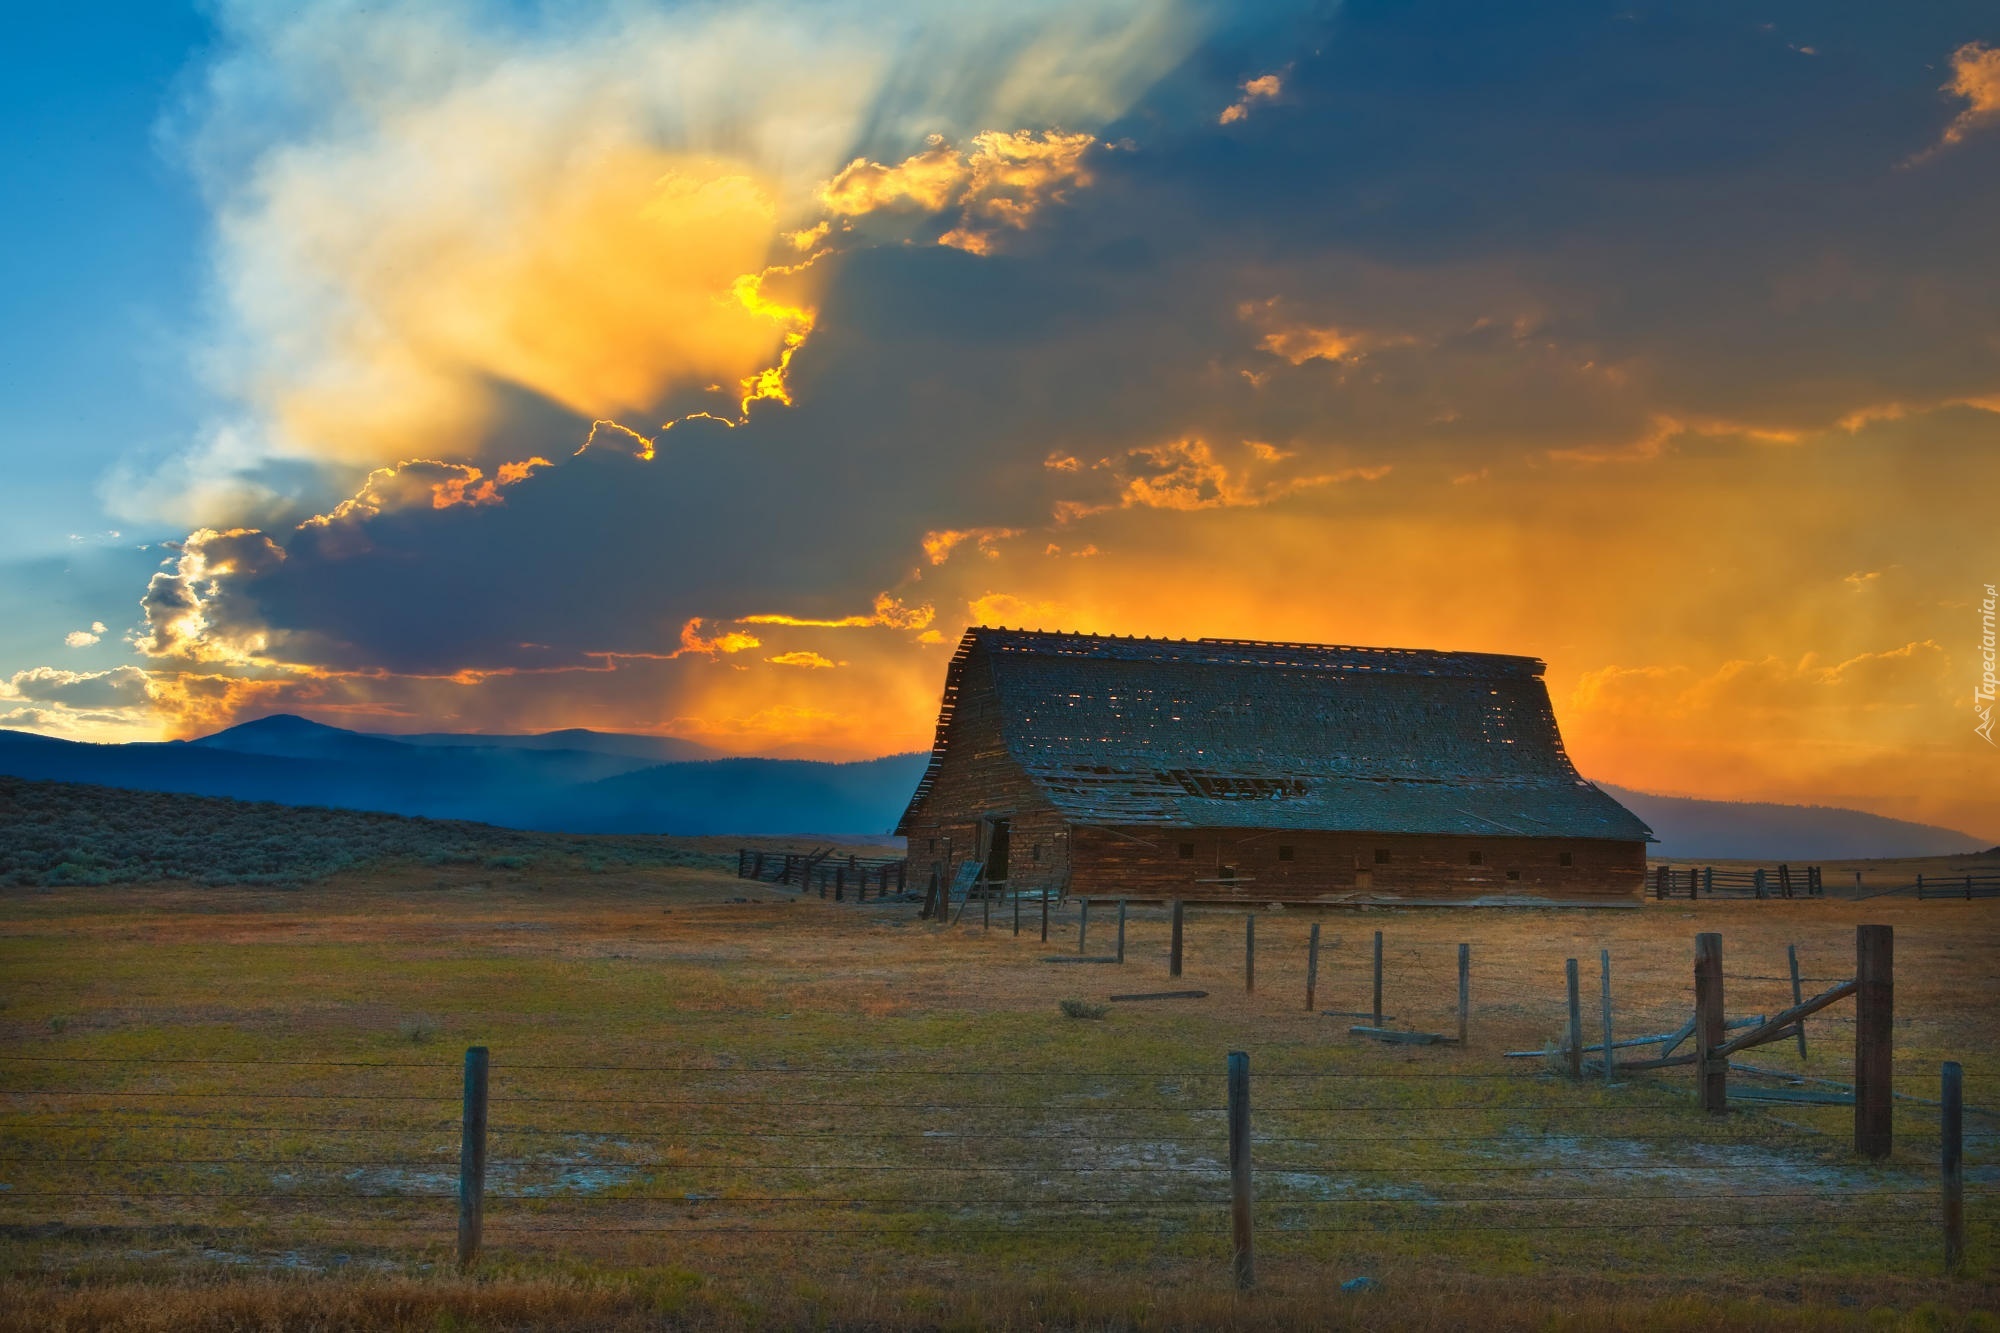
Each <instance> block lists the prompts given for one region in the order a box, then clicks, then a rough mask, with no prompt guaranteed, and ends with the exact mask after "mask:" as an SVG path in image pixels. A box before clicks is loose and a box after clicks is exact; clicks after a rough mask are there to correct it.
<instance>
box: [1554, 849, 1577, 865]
mask: <svg viewBox="0 0 2000 1333" xmlns="http://www.w3.org/2000/svg"><path fill="white" fill-rule="evenodd" d="M1556 864H1558V865H1566V866H1573V865H1575V864H1576V857H1575V856H1573V855H1572V854H1571V853H1569V852H1563V853H1560V854H1559V855H1558V856H1557V857H1556Z"/></svg>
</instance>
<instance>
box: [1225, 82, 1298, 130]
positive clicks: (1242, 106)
mask: <svg viewBox="0 0 2000 1333" xmlns="http://www.w3.org/2000/svg"><path fill="white" fill-rule="evenodd" d="M1239 91H1241V92H1242V94H1243V96H1241V97H1239V98H1237V99H1236V101H1234V102H1232V103H1230V104H1229V105H1228V106H1226V107H1224V108H1222V116H1221V119H1220V120H1219V121H1218V122H1217V123H1218V124H1222V125H1234V124H1235V123H1236V122H1237V121H1239V120H1242V119H1244V118H1245V117H1246V116H1248V115H1249V114H1250V107H1251V105H1252V104H1253V103H1256V102H1260V101H1269V100H1270V99H1271V98H1274V97H1276V96H1277V95H1278V94H1279V93H1281V92H1283V91H1284V85H1283V83H1281V82H1280V81H1279V79H1278V76H1277V75H1275V74H1260V75H1258V76H1257V77H1256V78H1254V79H1251V80H1249V81H1247V82H1246V83H1244V84H1243V86H1242V88H1241V89H1240V90H1239Z"/></svg>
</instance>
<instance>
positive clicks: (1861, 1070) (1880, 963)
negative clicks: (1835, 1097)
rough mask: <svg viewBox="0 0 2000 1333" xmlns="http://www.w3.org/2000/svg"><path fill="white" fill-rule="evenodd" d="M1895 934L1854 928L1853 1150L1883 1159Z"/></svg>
mask: <svg viewBox="0 0 2000 1333" xmlns="http://www.w3.org/2000/svg"><path fill="white" fill-rule="evenodd" d="M1895 948H1896V936H1895V931H1894V929H1893V928H1891V927H1889V926H1856V927H1855V928H1854V979H1855V980H1856V981H1857V982H1859V983H1860V988H1859V989H1858V990H1857V991H1856V992H1855V995H1854V1151H1855V1152H1857V1153H1859V1154H1860V1155H1861V1156H1863V1157H1872V1158H1881V1157H1887V1156H1888V1155H1889V1151H1890V1149H1891V1148H1892V1147H1894V1145H1895V1137H1896V1133H1895V1125H1896V1122H1895V1103H1894V1102H1893V1101H1891V1100H1890V1099H1891V1097H1892V1096H1893V1090H1894V1088H1895V1076H1896V1058H1895V1032H1894V1026H1895V1018H1896V979H1895Z"/></svg>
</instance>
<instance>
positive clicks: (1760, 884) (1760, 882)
mask: <svg viewBox="0 0 2000 1333" xmlns="http://www.w3.org/2000/svg"><path fill="white" fill-rule="evenodd" d="M1756 883H1757V898H1758V900H1759V901H1760V902H1761V901H1762V900H1763V898H1764V867H1762V866H1758V867H1757V880H1756Z"/></svg>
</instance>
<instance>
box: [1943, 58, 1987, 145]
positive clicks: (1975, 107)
mask: <svg viewBox="0 0 2000 1333" xmlns="http://www.w3.org/2000/svg"><path fill="white" fill-rule="evenodd" d="M1944 91H1945V92H1948V93H1950V94H1951V95H1952V96H1954V97H1959V98H1963V99H1964V100H1965V103H1966V106H1965V109H1964V110H1963V111H1961V112H1959V113H1958V116H1957V118H1956V119H1954V120H1953V121H1952V122H1951V124H1949V125H1947V126H1946V127H1945V131H1944V138H1943V140H1942V142H1943V143H1946V144H1955V143H1963V142H1964V141H1965V137H1966V135H1968V134H1970V133H1972V132H1973V131H1974V130H1980V129H1985V128H1986V127H1987V126H1989V125H1993V124H1997V123H2000V47H1991V46H1988V45H1986V44H1985V43H1984V42H1967V43H1966V44H1965V45H1964V46H1961V47H1959V48H1958V49H1957V50H1956V51H1953V52H1952V53H1951V81H1950V82H1949V83H1947V84H1945V85H1944Z"/></svg>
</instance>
